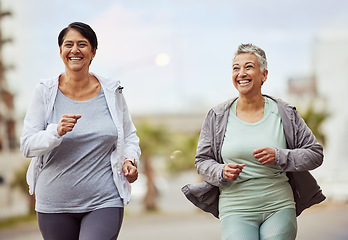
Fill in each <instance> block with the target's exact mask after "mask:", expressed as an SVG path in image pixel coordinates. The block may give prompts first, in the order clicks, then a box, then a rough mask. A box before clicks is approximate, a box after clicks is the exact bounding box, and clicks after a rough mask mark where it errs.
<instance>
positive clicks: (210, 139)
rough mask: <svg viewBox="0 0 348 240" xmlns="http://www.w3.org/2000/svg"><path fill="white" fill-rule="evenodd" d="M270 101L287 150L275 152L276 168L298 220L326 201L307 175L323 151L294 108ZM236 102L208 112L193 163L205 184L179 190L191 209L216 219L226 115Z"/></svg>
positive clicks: (317, 164)
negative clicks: (284, 180) (288, 188)
mask: <svg viewBox="0 0 348 240" xmlns="http://www.w3.org/2000/svg"><path fill="white" fill-rule="evenodd" d="M267 97H269V96H267ZM270 98H271V99H273V100H274V101H276V103H277V105H278V109H279V114H280V116H281V119H282V122H283V128H284V133H285V138H286V142H287V147H288V148H287V149H281V148H276V149H275V165H278V166H280V167H281V168H282V169H283V171H284V172H286V173H287V176H288V178H289V183H290V185H291V187H292V190H293V194H294V199H295V202H296V214H297V216H298V215H300V214H301V212H302V211H303V210H304V209H306V208H308V207H310V206H312V205H314V204H317V203H320V202H322V201H323V200H324V199H325V196H324V195H323V194H322V191H321V189H320V187H319V186H318V184H317V182H316V180H315V179H314V178H313V177H312V175H311V174H310V173H309V172H308V170H313V169H315V168H317V167H319V166H320V165H321V164H322V162H323V157H324V155H323V147H322V146H321V145H320V144H319V143H318V142H317V140H316V138H315V137H314V135H313V133H312V132H311V130H310V129H309V128H308V127H307V125H306V123H305V122H304V120H303V119H302V118H301V117H300V115H299V114H298V112H297V111H296V108H295V107H293V106H290V105H288V104H287V103H285V102H283V101H281V100H279V99H274V98H272V97H270ZM236 99H237V98H234V99H232V100H229V101H227V102H224V103H222V104H220V105H218V106H216V107H214V108H212V109H211V110H210V111H209V112H208V114H207V116H206V118H205V121H204V123H203V126H202V129H201V134H200V137H199V141H198V146H197V155H196V161H195V165H196V167H197V171H198V173H199V174H200V175H201V176H202V177H203V179H204V180H205V181H204V182H201V183H198V184H188V185H186V186H184V187H183V188H182V191H183V193H184V194H185V196H186V197H187V198H188V199H189V200H190V201H191V202H192V203H193V204H194V205H196V206H197V207H199V208H200V209H202V210H204V211H206V212H210V213H212V214H213V215H214V216H215V217H218V216H219V208H218V203H219V194H220V192H219V187H221V186H223V185H224V184H226V180H225V179H224V177H223V174H222V173H223V168H224V166H225V164H224V163H223V160H222V157H221V147H222V144H223V139H224V136H225V130H226V126H227V120H228V115H229V111H230V108H231V105H232V103H233V102H234V101H235V100H236Z"/></svg>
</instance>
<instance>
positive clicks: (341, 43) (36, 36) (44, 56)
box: [0, 0, 348, 239]
mask: <svg viewBox="0 0 348 240" xmlns="http://www.w3.org/2000/svg"><path fill="white" fill-rule="evenodd" d="M347 12H348V1H345V0H308V1H302V0H292V1H290V0H280V1H279V0H277V1H276V0H265V1H258V0H250V1H247V2H241V1H236V0H214V1H208V0H199V1H198V0H176V1H174V0H146V1H140V0H118V1H116V0H99V1H95V0H74V1H70V0H50V1H45V0H30V1H27V0H0V223H3V222H9V221H11V222H12V221H15V220H16V219H17V220H20V219H23V218H26V217H23V216H31V215H30V213H32V212H33V203H34V201H33V198H32V197H30V196H29V195H28V194H27V185H26V183H25V171H26V167H27V165H28V163H29V159H25V158H24V157H23V156H22V154H21V153H20V152H19V137H20V135H21V131H22V125H23V118H24V116H25V112H26V109H27V106H28V104H29V102H30V99H31V96H32V93H33V90H34V87H35V86H36V85H37V84H38V83H39V80H40V79H43V78H48V77H52V76H56V75H58V74H60V73H61V72H63V71H64V64H63V63H62V61H61V59H60V56H59V48H58V44H57V37H58V33H59V32H60V30H61V29H63V28H64V27H66V26H67V25H68V24H69V23H71V22H74V21H82V22H85V23H88V24H89V25H90V26H91V27H92V28H93V29H94V30H95V32H96V33H97V36H98V41H99V48H98V51H97V56H96V58H95V59H94V60H93V64H92V65H91V71H92V72H95V73H97V74H100V75H104V76H108V77H112V78H115V79H119V80H121V84H122V85H123V86H124V91H123V92H124V94H125V97H126V99H127V103H128V107H129V110H130V113H131V115H132V117H133V121H134V123H135V125H136V127H137V129H138V135H139V137H140V139H141V148H142V156H141V165H140V171H141V174H140V177H139V180H138V181H137V182H136V183H135V184H133V193H132V194H133V200H132V202H131V203H130V205H129V207H127V208H126V215H128V216H129V217H130V219H132V216H140V215H141V218H139V219H140V220H141V219H143V221H144V222H145V223H146V222H148V221H150V222H151V220H152V221H157V223H158V222H160V223H163V222H165V221H168V219H167V220H164V219H163V218H164V216H168V215H170V216H172V217H173V218H172V219H175V218H177V219H178V220H177V221H178V222H182V223H184V224H185V225H186V224H189V223H190V224H194V223H193V220H192V221H191V222H185V221H182V220H183V218H181V217H178V216H182V215H183V216H191V217H192V216H196V215H197V214H198V215H199V214H200V213H198V212H197V210H196V209H195V208H194V207H193V206H192V205H191V204H190V203H189V202H188V201H187V200H186V199H185V197H184V196H183V194H182V193H181V191H180V188H181V187H182V186H183V185H185V184H187V183H194V182H199V181H201V179H200V178H199V176H198V175H197V174H196V173H195V169H194V155H195V150H196V149H195V148H196V144H197V139H198V135H199V131H200V127H201V124H202V122H203V120H204V117H205V114H206V113H207V111H208V110H209V109H210V108H211V107H213V106H215V105H217V104H219V103H220V102H222V101H225V100H227V99H229V98H232V97H234V96H236V95H237V93H236V91H235V90H234V87H233V85H232V81H231V63H232V57H233V54H234V51H235V50H236V48H237V46H238V45H239V44H240V43H253V44H255V45H258V46H260V47H261V48H263V49H264V50H265V52H266V55H267V58H268V65H269V69H268V70H269V74H268V80H267V82H266V83H265V85H264V86H263V93H265V94H269V95H272V96H274V97H277V98H282V99H283V100H285V101H287V102H289V103H291V104H292V105H295V106H296V107H297V109H298V111H299V112H300V114H301V115H302V117H303V118H304V119H305V120H306V122H307V124H308V125H309V126H310V128H311V129H312V131H313V132H314V134H315V135H316V136H317V138H318V140H319V141H320V142H321V143H322V144H323V145H324V153H325V160H324V164H323V165H322V166H321V167H320V168H318V169H317V170H315V171H313V172H312V173H313V175H315V177H316V179H317V180H318V182H319V184H320V186H321V187H322V189H323V191H324V194H325V195H326V196H327V200H326V203H325V204H324V205H325V206H330V207H329V209H331V208H334V209H337V208H336V207H333V206H339V208H338V209H342V208H343V209H344V210H345V213H347V211H348V210H347V207H346V205H347V204H346V203H347V202H348V184H347V183H348V175H347V174H346V172H347V170H348V161H347V160H348V157H347V156H348V107H347V105H346V103H345V102H346V99H345V96H346V94H347V89H348V67H347V66H348V14H347ZM342 206H343V207H342ZM310 211H311V210H309V212H310ZM329 212H330V211H329ZM339 212H341V213H342V211H337V213H338V214H339ZM331 213H332V212H331ZM325 214H329V213H326V212H325ZM347 215H348V214H347ZM156 216H157V217H156ZM312 216H316V215H315V214H312ZM320 216H324V215H320ZM327 216H329V215H325V218H326V217H327ZM330 216H331V215H330ZM29 218H30V217H29ZM319 218H320V217H319ZM149 219H150V220H149ZM186 219H188V221H189V219H190V218H186ZM197 219H200V220H199V221H198V220H197ZM197 219H194V221H195V224H196V225H197V230H192V229H191V231H200V230H199V229H202V226H207V228H205V229H209V227H208V226H210V227H211V228H212V229H211V231H212V232H214V233H215V234H217V235H218V234H219V227H218V226H217V225H216V224H218V221H215V219H213V218H209V217H207V216H206V215H203V216H200V217H198V218H197ZM202 219H203V220H202ZM205 219H206V220H207V221H206V222H204V220H205ZM308 219H309V220H308V222H311V220H310V219H312V218H308ZM316 220H318V218H317V219H316ZM341 220H342V219H341ZM127 221H128V220H127V216H126V219H125V227H124V229H125V231H124V232H125V233H124V234H126V230H127V226H129V225H128V222H127ZM197 221H198V222H197ZM200 221H202V222H200ZM210 221H211V222H210ZM302 221H303V222H306V221H307V220H302ZM313 221H314V220H313ZM342 221H343V224H344V225H342V226H343V227H345V229H347V227H348V219H347V218H344V220H342ZM342 221H341V222H342ZM198 223H199V224H198ZM129 224H130V223H129ZM204 224H206V225H204ZM199 227H200V228H199ZM203 228H204V227H203ZM0 229H1V226H0ZM130 229H131V228H129V231H131V230H130ZM121 234H122V233H121ZM217 235H213V236H217ZM205 236H206V237H207V236H209V234H206V235H205ZM345 236H346V237H347V238H342V239H348V234H347V235H345ZM0 238H1V235H0ZM1 239H2V238H1ZM4 239H5V238H4ZM13 239H14V238H13ZM18 239H20V238H18ZM33 239H35V238H33ZM36 239H37V238H36ZM38 239H40V238H38ZM124 239H131V238H130V237H129V236H128V238H127V237H125V238H124ZM151 239H155V238H151ZM158 239H163V238H158ZM201 239H203V238H201ZM207 239H218V237H216V238H214V237H210V238H209V237H208V238H207ZM303 239H306V238H303ZM307 239H310V238H307ZM316 239H340V238H332V237H331V238H316Z"/></svg>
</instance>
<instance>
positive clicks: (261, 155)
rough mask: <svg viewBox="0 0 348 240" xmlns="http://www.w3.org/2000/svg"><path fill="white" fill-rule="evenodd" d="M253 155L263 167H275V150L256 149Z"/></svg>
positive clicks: (266, 148)
mask: <svg viewBox="0 0 348 240" xmlns="http://www.w3.org/2000/svg"><path fill="white" fill-rule="evenodd" d="M253 155H254V157H255V158H256V159H257V161H259V162H260V163H261V164H262V165H274V162H275V150H274V149H273V148H268V147H264V148H259V149H256V150H255V151H254V152H253Z"/></svg>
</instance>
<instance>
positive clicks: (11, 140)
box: [0, 1, 28, 220]
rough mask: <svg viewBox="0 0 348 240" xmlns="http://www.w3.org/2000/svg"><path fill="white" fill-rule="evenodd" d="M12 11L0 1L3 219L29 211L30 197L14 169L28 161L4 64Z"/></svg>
mask: <svg viewBox="0 0 348 240" xmlns="http://www.w3.org/2000/svg"><path fill="white" fill-rule="evenodd" d="M8 16H11V12H9V11H3V10H2V9H1V1H0V220H1V219H3V218H6V217H9V216H14V215H20V214H24V213H26V212H27V211H28V203H27V202H28V199H27V198H26V196H25V194H23V192H21V190H19V189H18V188H17V187H15V186H14V185H13V183H14V182H15V172H16V171H18V170H19V169H21V168H22V167H23V164H26V162H25V161H24V160H23V159H24V157H23V156H22V155H21V154H20V153H19V150H18V138H17V136H16V122H17V121H16V112H15V105H14V94H13V93H12V92H11V90H10V89H9V86H8V84H7V81H6V74H5V72H6V71H7V70H9V69H10V68H11V66H9V65H7V64H8V63H5V61H4V57H3V55H2V52H3V51H2V50H3V48H4V47H5V45H6V44H7V43H9V42H11V39H5V38H3V34H2V27H1V26H2V25H1V19H2V18H4V17H8Z"/></svg>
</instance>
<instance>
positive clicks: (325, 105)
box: [288, 31, 348, 201]
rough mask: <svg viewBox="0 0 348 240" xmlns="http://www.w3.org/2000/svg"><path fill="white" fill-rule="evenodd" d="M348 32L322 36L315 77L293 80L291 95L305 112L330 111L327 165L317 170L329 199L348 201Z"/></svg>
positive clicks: (315, 58) (316, 45)
mask: <svg viewBox="0 0 348 240" xmlns="http://www.w3.org/2000/svg"><path fill="white" fill-rule="evenodd" d="M347 89H348V32H347V31H336V32H335V31H329V32H322V33H320V34H318V36H317V38H316V40H315V42H314V45H313V75H312V76H306V77H299V78H294V79H291V80H289V82H288V93H289V95H290V97H291V98H292V100H294V102H295V103H296V106H299V107H300V108H302V109H306V107H308V106H309V104H313V106H314V107H315V108H316V110H318V111H326V112H327V113H328V114H329V117H328V118H327V120H326V121H325V122H324V124H323V125H324V126H323V132H324V133H325V137H326V141H325V147H324V154H325V158H324V163H323V165H322V166H321V167H320V168H318V169H317V170H315V171H314V174H315V175H316V177H317V179H318V180H319V183H320V185H321V186H322V188H323V191H324V193H325V195H326V196H327V197H328V199H329V200H333V201H342V200H343V201H347V200H348V185H347V184H348V175H347V174H346V172H347V170H348V107H347V105H346V103H345V101H346V98H345V96H346V94H347Z"/></svg>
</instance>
